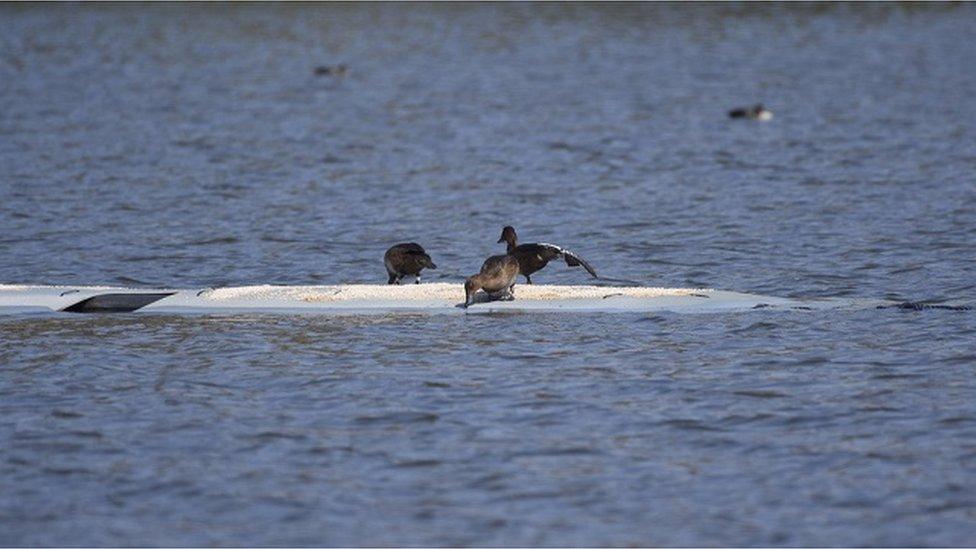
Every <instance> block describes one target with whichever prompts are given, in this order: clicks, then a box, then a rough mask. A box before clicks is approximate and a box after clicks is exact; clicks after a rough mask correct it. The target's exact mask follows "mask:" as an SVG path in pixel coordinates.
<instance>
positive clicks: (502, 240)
mask: <svg viewBox="0 0 976 549" xmlns="http://www.w3.org/2000/svg"><path fill="white" fill-rule="evenodd" d="M502 242H505V237H501V238H499V239H498V242H496V244H501V243H502Z"/></svg>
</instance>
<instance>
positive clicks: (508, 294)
mask: <svg viewBox="0 0 976 549" xmlns="http://www.w3.org/2000/svg"><path fill="white" fill-rule="evenodd" d="M518 274H519V263H518V260H516V259H515V257H514V256H511V255H493V256H491V257H489V258H488V259H486V260H485V262H484V264H483V265H481V272H479V273H478V274H476V275H474V276H470V277H468V279H467V280H465V281H464V307H465V308H467V307H468V306H469V305H471V303H472V301H473V299H474V294H476V293H477V292H478V290H484V291H485V293H486V294H488V298H489V299H490V300H492V301H497V300H502V301H512V300H513V299H515V278H516V277H517V276H518Z"/></svg>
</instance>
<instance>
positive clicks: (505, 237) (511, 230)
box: [498, 225, 518, 249]
mask: <svg viewBox="0 0 976 549" xmlns="http://www.w3.org/2000/svg"><path fill="white" fill-rule="evenodd" d="M502 242H507V243H508V248H509V249H512V248H514V247H515V244H516V242H518V235H517V234H515V227H512V226H511V225H506V226H505V228H504V229H502V235H501V236H500V237H498V243H499V244H501V243H502Z"/></svg>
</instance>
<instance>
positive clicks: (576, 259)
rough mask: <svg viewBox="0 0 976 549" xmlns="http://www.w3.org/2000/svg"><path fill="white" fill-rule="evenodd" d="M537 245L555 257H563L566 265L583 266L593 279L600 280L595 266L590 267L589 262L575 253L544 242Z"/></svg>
mask: <svg viewBox="0 0 976 549" xmlns="http://www.w3.org/2000/svg"><path fill="white" fill-rule="evenodd" d="M536 245H537V246H539V247H542V248H545V249H546V250H548V251H550V252H551V253H553V254H554V255H557V256H562V258H563V259H564V260H565V261H566V265H569V266H570V267H579V266H582V267H583V268H584V269H586V272H588V273H590V275H592V276H593V278H600V277H599V276H598V275H597V274H596V269H594V268H593V266H592V265H590V263H589V262H588V261H587V260H585V259H583V258H582V257H580V256H578V255H576V254H575V253H574V252H571V251H569V250H567V249H566V248H561V247H559V246H556V245H555V244H546V243H544V242H540V243H538V244H536Z"/></svg>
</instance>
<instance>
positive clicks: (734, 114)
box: [729, 103, 773, 120]
mask: <svg viewBox="0 0 976 549" xmlns="http://www.w3.org/2000/svg"><path fill="white" fill-rule="evenodd" d="M772 117H773V111H771V110H769V109H767V108H766V107H763V105H762V103H756V104H755V105H753V106H751V107H746V108H741V109H732V110H731V111H729V118H745V119H747V120H769V119H771V118H772Z"/></svg>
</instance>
